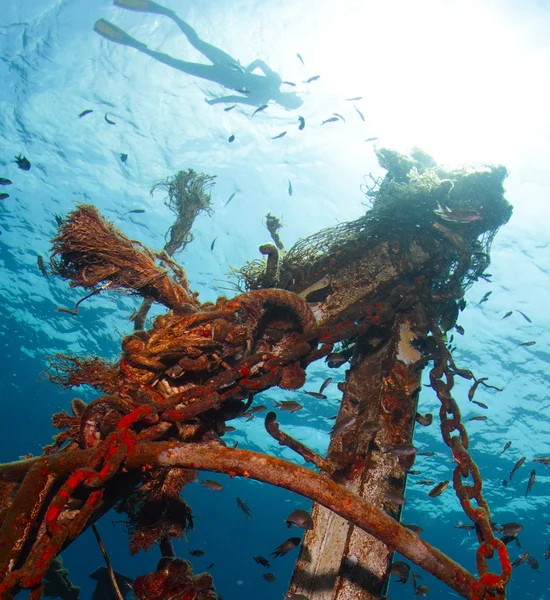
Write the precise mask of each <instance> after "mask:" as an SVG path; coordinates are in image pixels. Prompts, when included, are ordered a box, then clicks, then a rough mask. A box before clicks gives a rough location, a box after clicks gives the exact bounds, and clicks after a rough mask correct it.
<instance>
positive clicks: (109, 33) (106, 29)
mask: <svg viewBox="0 0 550 600" xmlns="http://www.w3.org/2000/svg"><path fill="white" fill-rule="evenodd" d="M94 31H96V32H97V33H99V35H100V36H101V37H104V38H105V39H107V40H109V41H111V42H115V43H116V44H123V45H124V46H131V47H132V48H136V49H137V50H146V49H147V44H143V43H142V42H138V41H137V40H136V39H134V38H133V37H132V36H131V35H128V34H127V33H126V32H125V31H122V29H120V27H117V26H116V25H113V24H112V23H109V21H106V20H105V19H99V20H98V21H96V22H95V24H94Z"/></svg>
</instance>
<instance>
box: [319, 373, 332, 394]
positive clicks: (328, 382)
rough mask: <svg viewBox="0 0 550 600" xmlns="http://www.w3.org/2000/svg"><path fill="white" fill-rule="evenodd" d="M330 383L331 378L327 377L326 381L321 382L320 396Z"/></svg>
mask: <svg viewBox="0 0 550 600" xmlns="http://www.w3.org/2000/svg"><path fill="white" fill-rule="evenodd" d="M331 381H332V377H329V378H328V379H326V380H325V381H323V385H321V387H320V388H319V393H320V394H322V393H323V392H324V391H325V390H326V389H327V386H329V385H330V382H331Z"/></svg>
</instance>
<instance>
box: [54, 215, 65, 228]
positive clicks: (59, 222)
mask: <svg viewBox="0 0 550 600" xmlns="http://www.w3.org/2000/svg"><path fill="white" fill-rule="evenodd" d="M53 218H54V219H55V222H56V223H57V226H58V227H61V225H63V217H62V216H61V215H54V216H53Z"/></svg>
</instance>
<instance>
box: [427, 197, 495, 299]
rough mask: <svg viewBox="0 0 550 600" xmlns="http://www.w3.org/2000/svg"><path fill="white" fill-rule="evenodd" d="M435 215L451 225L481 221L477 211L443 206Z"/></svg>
mask: <svg viewBox="0 0 550 600" xmlns="http://www.w3.org/2000/svg"><path fill="white" fill-rule="evenodd" d="M434 213H435V214H436V215H437V216H438V217H440V218H441V219H443V220H444V221H449V222H451V223H471V222H472V221H479V220H480V219H481V215H480V214H479V213H478V212H477V211H476V210H452V209H450V208H448V207H447V206H444V205H441V204H440V205H439V207H438V208H437V209H435V210H434ZM490 293H491V292H489V294H490ZM482 302H483V300H482ZM479 304H481V302H479Z"/></svg>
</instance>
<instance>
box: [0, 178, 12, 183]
mask: <svg viewBox="0 0 550 600" xmlns="http://www.w3.org/2000/svg"><path fill="white" fill-rule="evenodd" d="M0 185H11V180H10V179H6V178H5V177H0Z"/></svg>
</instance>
